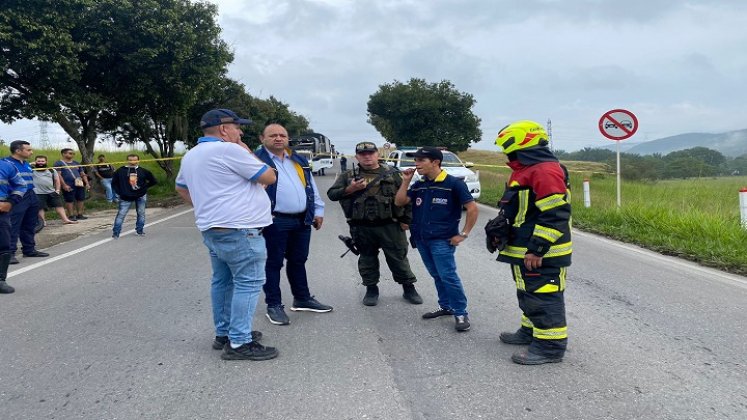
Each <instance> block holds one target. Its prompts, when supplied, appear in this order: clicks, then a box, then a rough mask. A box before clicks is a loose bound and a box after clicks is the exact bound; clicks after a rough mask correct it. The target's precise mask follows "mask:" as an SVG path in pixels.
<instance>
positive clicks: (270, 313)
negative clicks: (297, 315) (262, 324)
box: [267, 305, 291, 325]
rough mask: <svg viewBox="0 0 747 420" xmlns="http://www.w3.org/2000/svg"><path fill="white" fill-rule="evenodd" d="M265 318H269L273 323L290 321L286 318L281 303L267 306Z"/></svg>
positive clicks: (282, 323)
mask: <svg viewBox="0 0 747 420" xmlns="http://www.w3.org/2000/svg"><path fill="white" fill-rule="evenodd" d="M267 319H269V320H270V323H272V324H275V325H288V324H290V323H291V322H290V319H288V315H286V314H285V310H284V309H283V305H280V306H268V307H267Z"/></svg>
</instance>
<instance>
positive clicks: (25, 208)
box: [5, 140, 49, 264]
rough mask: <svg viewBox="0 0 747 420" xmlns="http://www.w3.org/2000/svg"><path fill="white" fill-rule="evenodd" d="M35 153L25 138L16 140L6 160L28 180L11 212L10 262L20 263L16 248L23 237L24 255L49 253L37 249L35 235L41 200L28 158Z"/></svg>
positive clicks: (12, 143) (40, 255)
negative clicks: (20, 197) (35, 187)
mask: <svg viewBox="0 0 747 420" xmlns="http://www.w3.org/2000/svg"><path fill="white" fill-rule="evenodd" d="M33 154H34V151H33V149H32V148H31V144H30V143H29V142H27V141H24V140H16V141H13V142H11V143H10V156H8V157H6V158H5V160H6V161H7V162H8V163H10V164H12V165H13V166H15V168H16V169H17V170H18V173H20V174H21V177H23V180H24V181H25V182H26V190H25V192H24V195H23V199H21V201H19V202H18V203H17V204H15V205H14V206H13V210H12V211H11V213H10V222H11V234H10V254H11V256H10V263H11V264H18V260H17V259H16V255H15V254H16V250H17V249H18V239H19V238H20V239H21V245H22V248H23V256H24V257H48V256H49V254H47V253H46V252H41V251H37V250H36V241H34V235H35V234H36V232H35V230H34V229H35V228H36V224H37V222H38V220H39V200H38V199H37V198H36V194H35V193H34V177H33V173H34V170H33V169H31V165H30V164H29V163H28V159H29V158H30V157H31V155H33Z"/></svg>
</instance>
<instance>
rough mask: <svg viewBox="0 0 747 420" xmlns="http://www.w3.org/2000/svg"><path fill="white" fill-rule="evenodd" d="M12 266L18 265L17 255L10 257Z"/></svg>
mask: <svg viewBox="0 0 747 420" xmlns="http://www.w3.org/2000/svg"><path fill="white" fill-rule="evenodd" d="M10 264H18V258H16V256H15V255H11V256H10Z"/></svg>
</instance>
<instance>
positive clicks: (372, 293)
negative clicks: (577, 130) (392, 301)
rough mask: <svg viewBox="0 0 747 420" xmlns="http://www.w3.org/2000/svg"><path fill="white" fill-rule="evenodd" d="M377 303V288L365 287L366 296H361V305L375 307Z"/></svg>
mask: <svg viewBox="0 0 747 420" xmlns="http://www.w3.org/2000/svg"><path fill="white" fill-rule="evenodd" d="M377 303H379V286H376V285H374V286H366V296H363V304H364V305H366V306H376V304H377Z"/></svg>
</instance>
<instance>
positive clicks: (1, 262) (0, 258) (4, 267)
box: [0, 254, 16, 294]
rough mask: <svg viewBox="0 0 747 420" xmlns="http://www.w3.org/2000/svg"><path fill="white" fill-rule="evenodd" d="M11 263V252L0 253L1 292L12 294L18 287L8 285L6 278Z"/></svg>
mask: <svg viewBox="0 0 747 420" xmlns="http://www.w3.org/2000/svg"><path fill="white" fill-rule="evenodd" d="M9 264H10V254H2V255H0V294H10V293H13V292H15V291H16V289H14V288H12V287H10V286H8V283H6V282H5V279H6V278H7V277H8V265H9Z"/></svg>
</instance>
